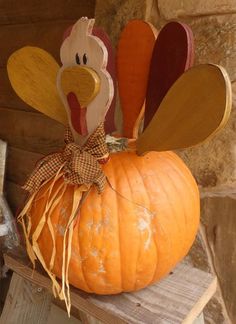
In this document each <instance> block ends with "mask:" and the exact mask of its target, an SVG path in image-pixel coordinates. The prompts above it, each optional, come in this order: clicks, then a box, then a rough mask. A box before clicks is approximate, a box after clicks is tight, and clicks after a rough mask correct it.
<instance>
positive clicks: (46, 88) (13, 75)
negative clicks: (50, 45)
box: [7, 46, 68, 125]
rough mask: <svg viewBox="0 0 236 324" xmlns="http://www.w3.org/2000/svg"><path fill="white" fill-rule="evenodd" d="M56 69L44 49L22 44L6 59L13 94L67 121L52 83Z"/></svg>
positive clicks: (62, 121) (48, 113) (62, 120)
mask: <svg viewBox="0 0 236 324" xmlns="http://www.w3.org/2000/svg"><path fill="white" fill-rule="evenodd" d="M59 69H60V67H59V65H58V64H57V62H56V61H55V59H54V58H53V57H52V56H51V55H50V54H49V53H47V52H46V51H44V50H42V49H40V48H38V47H31V46H26V47H23V48H21V49H19V50H17V51H16V52H14V53H13V54H12V55H11V56H10V58H9V59H8V62H7V72H8V76H9V79H10V82H11V85H12V87H13V89H14V90H15V92H16V93H17V95H18V96H19V97H20V98H21V99H22V100H23V101H24V102H26V103H27V104H28V105H30V106H31V107H33V108H35V109H37V110H38V111H40V112H42V113H43V114H45V115H47V116H48V117H51V118H53V119H55V120H57V121H58V122H60V123H62V124H64V125H67V124H68V119H67V114H66V110H65V108H64V106H63V103H62V102H61V99H60V97H59V94H58V90H57V87H56V80H57V73H58V70H59Z"/></svg>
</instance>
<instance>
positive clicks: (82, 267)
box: [77, 208, 93, 292]
mask: <svg viewBox="0 0 236 324" xmlns="http://www.w3.org/2000/svg"><path fill="white" fill-rule="evenodd" d="M78 217H79V222H78V237H77V239H78V245H79V249H77V253H78V255H79V258H80V260H81V273H82V278H83V280H84V282H85V285H86V286H87V287H88V289H89V290H90V292H92V291H93V290H92V289H91V287H90V286H89V283H88V280H87V277H86V275H85V270H84V265H83V257H82V255H81V248H80V246H81V241H80V236H81V235H80V219H81V208H80V210H79V214H78Z"/></svg>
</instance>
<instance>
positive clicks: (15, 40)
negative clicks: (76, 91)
mask: <svg viewBox="0 0 236 324" xmlns="http://www.w3.org/2000/svg"><path fill="white" fill-rule="evenodd" d="M73 22H74V20H58V21H57V22H56V23H55V22H54V21H48V22H37V23H34V24H22V25H17V24H16V25H4V26H1V33H0V43H1V44H7V46H2V48H1V56H0V67H4V66H6V63H7V60H8V58H9V57H10V55H11V54H12V53H13V52H15V51H16V50H18V49H19V48H21V47H24V46H35V47H39V48H42V49H44V50H46V51H47V52H48V53H50V54H51V55H52V56H53V57H54V58H55V59H56V61H57V62H60V56H59V48H60V45H61V40H62V35H63V32H64V30H65V29H66V28H67V27H68V26H69V25H71V24H72V23H73Z"/></svg>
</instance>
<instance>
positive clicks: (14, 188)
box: [6, 180, 27, 215]
mask: <svg viewBox="0 0 236 324" xmlns="http://www.w3.org/2000/svg"><path fill="white" fill-rule="evenodd" d="M6 198H7V201H8V202H9V205H10V207H11V210H12V212H13V215H17V214H18V213H19V211H20V210H21V209H22V208H23V207H24V204H25V202H26V198H27V192H26V191H25V190H23V189H22V187H21V186H20V185H18V184H16V183H14V182H12V181H8V180H7V181H6Z"/></svg>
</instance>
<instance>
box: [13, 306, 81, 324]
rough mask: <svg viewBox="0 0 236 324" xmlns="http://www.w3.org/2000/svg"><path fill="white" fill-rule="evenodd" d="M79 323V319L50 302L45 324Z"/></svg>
mask: <svg viewBox="0 0 236 324" xmlns="http://www.w3.org/2000/svg"><path fill="white" fill-rule="evenodd" d="M79 323H81V321H78V320H77V319H76V318H75V317H74V316H71V317H70V318H69V317H68V314H67V312H65V311H64V310H62V309H61V308H59V307H58V306H56V305H54V304H52V305H51V309H50V313H49V316H48V319H47V322H46V323H45V324H79ZM82 323H83V322H82ZM16 324H17V323H16Z"/></svg>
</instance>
